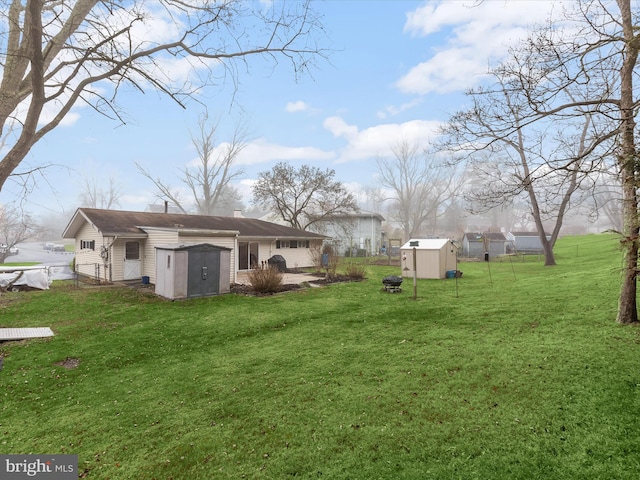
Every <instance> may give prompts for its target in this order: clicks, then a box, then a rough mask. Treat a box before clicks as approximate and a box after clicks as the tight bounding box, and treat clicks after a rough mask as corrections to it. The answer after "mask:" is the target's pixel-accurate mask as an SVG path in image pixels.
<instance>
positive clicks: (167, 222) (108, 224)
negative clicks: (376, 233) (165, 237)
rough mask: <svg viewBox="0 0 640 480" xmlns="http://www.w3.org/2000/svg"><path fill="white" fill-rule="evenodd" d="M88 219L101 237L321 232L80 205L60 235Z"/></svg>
mask: <svg viewBox="0 0 640 480" xmlns="http://www.w3.org/2000/svg"><path fill="white" fill-rule="evenodd" d="M85 222H89V223H90V224H92V225H93V226H94V227H95V228H96V229H98V230H99V231H100V232H101V233H102V235H104V236H115V235H120V236H142V237H146V236H147V234H146V232H145V228H149V229H151V228H155V229H164V230H180V231H185V230H208V231H217V232H228V233H237V234H238V235H239V236H241V237H256V238H297V239H322V238H326V237H325V236H324V235H320V234H317V233H312V232H307V231H304V230H298V229H296V228H292V227H287V226H285V225H278V224H276V223H271V222H265V221H264V220H258V219H255V218H241V217H214V216H207V215H185V214H177V213H155V212H130V211H124V210H103V209H99V208H79V209H78V210H76V213H75V214H74V215H73V218H72V219H71V221H70V222H69V224H68V225H67V228H66V229H65V231H64V233H63V234H62V237H63V238H75V236H76V234H77V232H78V230H79V229H80V228H81V227H82V225H83V224H84V223H85Z"/></svg>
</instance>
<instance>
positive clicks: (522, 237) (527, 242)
mask: <svg viewBox="0 0 640 480" xmlns="http://www.w3.org/2000/svg"><path fill="white" fill-rule="evenodd" d="M550 239H551V236H550V235H547V240H550ZM507 240H508V242H509V249H510V250H512V251H515V252H518V253H525V254H526V253H529V254H538V253H543V252H544V249H543V248H542V242H541V241H540V235H538V232H509V233H507Z"/></svg>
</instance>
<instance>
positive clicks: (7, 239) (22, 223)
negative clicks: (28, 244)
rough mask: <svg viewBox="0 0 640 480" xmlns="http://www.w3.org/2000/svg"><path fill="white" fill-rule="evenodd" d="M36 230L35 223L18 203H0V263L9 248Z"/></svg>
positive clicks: (3, 260)
mask: <svg viewBox="0 0 640 480" xmlns="http://www.w3.org/2000/svg"><path fill="white" fill-rule="evenodd" d="M37 232H38V226H37V223H36V222H35V221H34V219H33V218H32V217H31V216H30V215H29V214H28V213H26V212H25V211H24V210H23V209H22V207H21V206H20V205H19V204H5V205H0V263H4V262H5V260H6V258H7V257H8V256H9V255H10V250H11V248H13V247H15V246H16V245H17V244H18V243H20V242H24V241H25V240H27V239H28V238H29V237H31V236H32V235H35V234H36V233H37Z"/></svg>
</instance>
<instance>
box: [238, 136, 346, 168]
mask: <svg viewBox="0 0 640 480" xmlns="http://www.w3.org/2000/svg"><path fill="white" fill-rule="evenodd" d="M334 158H335V153H334V152H332V151H326V150H321V149H319V148H316V147H289V146H286V145H276V144H274V143H269V142H268V141H267V140H265V139H264V138H260V139H257V140H255V141H253V142H251V143H249V144H248V145H247V146H246V147H245V149H244V150H242V152H241V153H240V155H239V158H238V165H256V164H260V163H268V162H273V161H322V160H325V161H326V160H333V159H334Z"/></svg>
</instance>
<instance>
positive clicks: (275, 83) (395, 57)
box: [0, 0, 560, 217]
mask: <svg viewBox="0 0 640 480" xmlns="http://www.w3.org/2000/svg"><path fill="white" fill-rule="evenodd" d="M276 1H277V0H276ZM314 5H315V6H314V8H315V9H316V10H318V11H319V12H320V13H321V14H322V16H323V19H322V23H323V25H324V28H325V31H326V37H325V38H320V39H319V40H320V42H321V44H322V45H323V46H325V47H327V48H329V49H330V50H331V53H330V56H329V59H328V61H325V60H323V59H318V61H317V65H316V66H315V67H313V68H312V69H311V71H310V72H309V73H308V74H304V75H302V77H300V78H298V79H296V78H295V75H294V73H293V71H292V69H291V68H290V67H289V65H288V64H287V63H286V62H280V63H279V64H278V65H277V66H275V68H274V66H273V64H271V63H268V62H266V61H264V60H263V59H261V58H252V59H249V61H248V70H247V71H244V72H241V73H240V76H239V78H238V81H239V83H238V86H237V90H236V89H234V88H233V86H231V85H229V84H228V85H226V86H225V87H224V88H222V89H219V90H212V91H209V93H208V94H207V95H206V97H203V99H202V100H203V101H204V102H205V103H206V105H207V110H208V113H209V116H210V117H212V118H215V119H217V121H218V130H217V132H216V140H217V143H223V142H225V141H228V140H229V139H230V138H231V135H232V133H233V131H234V130H235V129H236V128H237V127H238V125H244V126H245V127H246V129H247V130H248V132H249V139H248V144H247V146H246V148H245V149H244V150H243V152H242V154H241V156H240V157H239V159H238V162H237V166H238V168H241V169H243V170H244V174H243V175H242V177H241V178H239V179H238V181H237V182H235V183H234V186H235V187H237V188H238V190H239V191H240V192H241V194H242V195H243V201H244V202H245V204H247V206H249V202H250V198H251V185H252V183H253V182H254V181H255V180H256V179H257V177H258V174H259V173H260V172H263V171H268V170H270V169H271V168H272V167H273V166H274V165H275V164H276V163H278V162H280V161H287V162H289V163H291V164H292V165H293V166H295V167H299V166H301V165H305V164H306V165H311V166H315V167H318V168H320V169H323V170H324V169H326V168H329V169H333V170H334V171H335V179H336V180H339V181H341V182H342V183H343V184H344V185H345V186H346V187H347V188H348V189H349V190H350V191H352V192H353V193H355V194H356V195H357V196H358V197H359V198H364V197H363V191H364V189H365V188H367V187H374V186H376V185H377V168H376V159H378V158H380V157H390V156H391V155H392V153H391V148H392V147H393V146H394V145H397V144H398V142H400V141H405V140H406V141H408V142H411V143H419V144H423V145H425V146H426V145H428V143H429V141H430V140H432V139H433V138H434V137H435V135H436V132H437V129H438V126H439V125H441V124H442V123H443V122H446V120H447V119H448V117H449V115H451V114H453V113H454V112H455V111H457V110H460V109H463V108H464V105H465V101H466V99H465V96H464V91H465V90H466V89H468V88H470V87H473V86H476V85H478V84H479V83H480V82H482V81H483V79H485V78H486V72H487V69H488V67H489V65H491V64H493V63H494V62H495V61H497V60H499V59H500V58H502V57H503V56H504V54H505V52H506V51H507V49H508V47H509V46H510V45H513V44H514V43H515V42H517V41H518V40H519V39H521V38H523V37H524V36H525V35H526V32H527V29H528V28H530V27H531V25H532V24H533V23H535V22H543V21H544V20H545V19H547V18H548V15H549V12H558V11H559V9H560V2H558V1H556V2H551V1H549V2H548V1H543V0H533V1H526V0H509V1H507V0H485V1H483V2H477V1H475V0H445V1H426V2H420V1H404V0H324V1H322V0H319V1H317V2H315V4H314ZM124 93H125V94H124V95H123V96H122V98H120V100H119V103H120V104H121V105H122V106H123V107H124V108H125V111H126V117H125V119H126V124H125V125H122V124H120V123H117V122H115V121H113V120H109V119H107V118H104V117H102V116H100V115H98V114H96V113H95V112H93V111H91V110H90V109H88V108H82V107H79V108H75V109H74V110H73V111H72V113H71V115H70V116H69V117H68V119H67V121H65V123H64V124H63V125H61V126H59V127H58V128H57V129H55V130H54V131H52V132H51V133H49V134H48V135H47V136H45V137H44V139H43V140H42V141H41V142H39V143H38V144H37V145H36V146H35V147H34V148H33V149H32V150H31V152H30V154H29V156H28V157H27V159H26V161H25V166H28V167H34V166H40V165H52V166H50V167H48V168H47V169H46V170H44V173H43V177H42V178H40V179H39V180H38V182H37V184H36V185H35V187H34V188H32V190H31V192H30V193H29V194H28V196H27V197H26V199H25V202H24V203H25V208H26V210H27V211H29V212H31V213H33V214H34V215H38V216H45V217H46V216H48V215H52V214H66V215H69V214H71V213H72V212H73V211H75V209H76V208H77V207H79V206H81V205H80V203H79V202H80V198H79V194H80V190H81V188H82V183H83V179H86V178H95V181H96V182H97V183H98V184H99V185H100V184H102V185H103V186H104V187H105V188H106V187H107V179H108V178H109V177H113V178H114V180H115V183H116V185H117V186H118V188H119V190H120V191H121V193H122V197H121V199H120V204H119V206H118V208H119V209H123V210H145V208H146V207H147V205H149V204H152V203H156V204H158V203H160V201H159V200H158V199H157V198H156V195H155V193H156V192H155V190H154V187H153V184H152V183H151V182H150V181H149V180H148V179H146V178H145V177H143V176H142V175H141V174H140V173H139V172H138V170H137V168H136V163H138V164H140V165H142V166H144V167H145V168H147V169H148V170H149V171H151V172H153V174H154V176H157V177H159V178H161V179H162V180H163V181H165V182H166V183H169V184H172V185H176V186H179V182H178V180H177V178H176V177H177V175H178V174H179V171H180V170H181V169H183V168H184V167H185V166H186V165H191V164H193V162H194V161H196V160H197V154H196V152H195V149H194V146H193V143H192V140H191V135H192V133H194V132H197V126H198V118H199V116H200V115H201V114H202V112H203V107H202V106H201V105H199V104H197V103H195V102H194V103H192V104H190V105H189V106H188V108H187V109H182V108H181V107H180V106H178V105H177V104H176V103H175V102H173V101H172V100H170V99H169V98H167V97H162V96H161V95H159V94H158V93H156V92H153V91H147V92H145V93H144V94H142V93H139V92H137V91H134V90H133V89H129V90H128V91H125V92H124ZM18 194H19V189H18V188H17V186H15V185H13V184H7V185H6V187H5V188H4V189H3V191H2V192H0V203H5V202H10V201H12V200H14V199H15V198H16V197H17V195H18Z"/></svg>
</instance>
